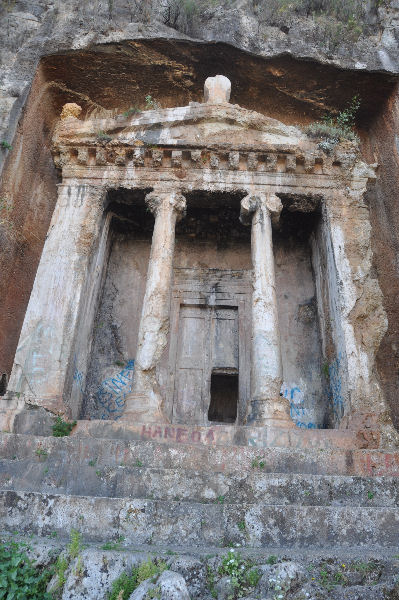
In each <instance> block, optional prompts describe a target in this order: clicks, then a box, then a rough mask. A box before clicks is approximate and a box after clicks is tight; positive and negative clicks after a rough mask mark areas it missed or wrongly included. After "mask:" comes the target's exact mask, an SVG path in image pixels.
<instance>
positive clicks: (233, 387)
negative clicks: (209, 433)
mask: <svg viewBox="0 0 399 600" xmlns="http://www.w3.org/2000/svg"><path fill="white" fill-rule="evenodd" d="M237 403H238V374H237V373H234V374H230V373H229V374H226V373H212V375H211V402H210V404H209V411H208V421H218V422H219V423H235V420H236V418H237Z"/></svg>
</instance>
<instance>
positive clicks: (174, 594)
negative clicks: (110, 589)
mask: <svg viewBox="0 0 399 600" xmlns="http://www.w3.org/2000/svg"><path fill="white" fill-rule="evenodd" d="M148 592H150V594H151V592H153V593H156V594H158V595H157V596H154V597H156V598H158V597H159V598H160V600H190V596H189V593H188V590H187V586H186V582H185V581H184V579H183V577H182V576H181V575H179V573H175V572H174V571H164V572H163V573H162V574H161V575H160V576H159V577H158V579H157V580H156V581H155V582H154V581H153V578H151V579H146V580H145V581H143V583H141V584H140V585H139V587H138V588H137V589H136V590H135V591H134V592H133V594H132V595H131V596H130V598H129V600H147V597H148Z"/></svg>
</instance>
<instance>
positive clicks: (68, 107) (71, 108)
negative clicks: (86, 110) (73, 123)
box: [61, 102, 82, 119]
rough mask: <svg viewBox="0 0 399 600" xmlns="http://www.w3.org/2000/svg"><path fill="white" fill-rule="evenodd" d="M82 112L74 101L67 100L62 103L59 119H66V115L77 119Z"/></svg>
mask: <svg viewBox="0 0 399 600" xmlns="http://www.w3.org/2000/svg"><path fill="white" fill-rule="evenodd" d="M81 112H82V108H81V106H79V104H76V103H75V102H67V104H64V106H63V108H62V112H61V119H67V118H68V117H74V118H75V119H77V118H78V117H79V115H80V113H81Z"/></svg>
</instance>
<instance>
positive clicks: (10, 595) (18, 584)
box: [0, 540, 53, 600]
mask: <svg viewBox="0 0 399 600" xmlns="http://www.w3.org/2000/svg"><path fill="white" fill-rule="evenodd" d="M27 550H28V546H27V545H26V544H23V543H20V542H16V541H13V540H6V541H0V599H1V600H3V599H4V600H52V598H53V597H52V595H51V594H49V593H47V592H46V588H47V584H48V582H49V581H50V579H51V577H52V575H53V570H52V569H51V568H50V569H45V570H41V569H39V568H38V567H36V566H35V564H34V562H33V561H32V560H31V559H30V558H29V556H28V554H27Z"/></svg>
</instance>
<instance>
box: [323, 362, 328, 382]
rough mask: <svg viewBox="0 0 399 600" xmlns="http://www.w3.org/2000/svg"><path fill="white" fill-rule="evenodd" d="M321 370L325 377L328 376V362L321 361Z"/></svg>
mask: <svg viewBox="0 0 399 600" xmlns="http://www.w3.org/2000/svg"><path fill="white" fill-rule="evenodd" d="M321 372H322V374H323V375H324V377H325V378H326V379H328V378H329V377H330V367H329V366H328V362H325V363H323V365H322V367H321Z"/></svg>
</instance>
